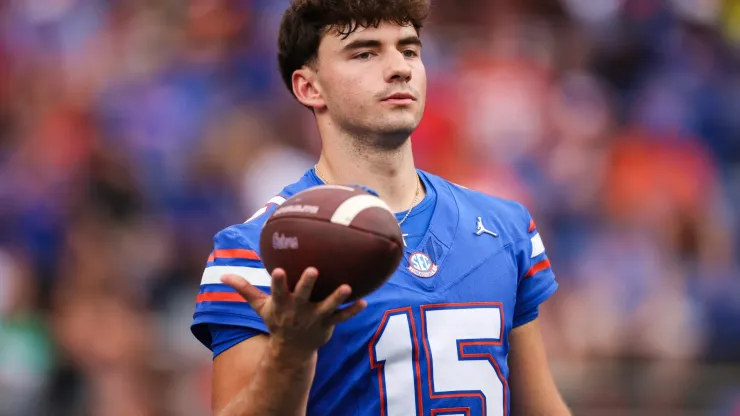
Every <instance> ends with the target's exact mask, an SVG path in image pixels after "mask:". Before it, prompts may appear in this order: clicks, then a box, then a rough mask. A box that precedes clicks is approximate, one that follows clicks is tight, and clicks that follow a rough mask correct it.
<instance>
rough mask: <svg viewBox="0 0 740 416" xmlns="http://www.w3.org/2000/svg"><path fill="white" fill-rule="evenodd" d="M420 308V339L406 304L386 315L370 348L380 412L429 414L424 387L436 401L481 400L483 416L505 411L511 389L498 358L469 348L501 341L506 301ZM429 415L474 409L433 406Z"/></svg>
mask: <svg viewBox="0 0 740 416" xmlns="http://www.w3.org/2000/svg"><path fill="white" fill-rule="evenodd" d="M420 312H421V313H420V315H421V337H420V338H421V341H419V340H418V338H419V337H417V332H416V323H415V322H414V314H413V312H412V310H411V308H410V307H406V308H400V309H393V310H389V311H387V312H386V313H385V315H384V316H383V320H382V321H381V323H380V327H379V328H378V330H377V331H376V333H375V336H374V337H373V339H372V340H371V341H370V344H369V346H368V348H369V352H370V365H371V367H372V368H373V369H374V370H377V372H378V387H379V390H380V405H381V415H383V416H401V415H403V416H408V415H418V416H425V412H424V403H423V400H422V389H423V388H425V387H426V388H427V389H428V392H429V397H430V398H431V399H432V400H434V399H452V400H454V399H463V398H477V399H479V400H480V403H481V408H482V412H481V414H482V415H484V416H499V415H505V414H506V409H507V390H508V389H507V385H506V379H505V378H504V377H503V374H502V373H501V369H500V368H499V366H498V363H497V362H496V359H495V358H494V357H493V355H491V354H490V353H480V352H476V353H474V352H470V351H469V350H470V347H474V346H479V347H481V346H482V347H485V346H498V345H501V343H502V339H503V327H504V319H503V306H502V304H501V303H499V302H473V303H457V304H439V305H423V306H421V307H420ZM419 344H422V346H421V348H424V353H425V354H424V355H425V356H426V366H427V373H426V374H427V375H428V377H427V380H426V383H424V382H422V378H421V363H420V359H419V348H420V346H419ZM466 350H467V351H466ZM478 351H480V349H478ZM430 414H431V416H441V415H445V416H453V415H454V416H462V415H466V416H469V415H470V408H469V407H466V406H457V405H455V406H453V407H444V408H434V409H431V412H430Z"/></svg>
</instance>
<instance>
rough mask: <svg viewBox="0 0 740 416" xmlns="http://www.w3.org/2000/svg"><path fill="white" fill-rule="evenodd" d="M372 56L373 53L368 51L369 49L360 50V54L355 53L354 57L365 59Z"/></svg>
mask: <svg viewBox="0 0 740 416" xmlns="http://www.w3.org/2000/svg"><path fill="white" fill-rule="evenodd" d="M372 56H373V53H372V52H369V51H368V52H362V53H360V54H357V55H355V59H360V60H366V59H370V57H372Z"/></svg>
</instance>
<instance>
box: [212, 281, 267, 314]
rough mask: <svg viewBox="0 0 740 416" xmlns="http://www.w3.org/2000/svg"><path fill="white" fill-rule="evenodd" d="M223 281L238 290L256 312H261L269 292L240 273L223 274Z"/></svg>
mask: <svg viewBox="0 0 740 416" xmlns="http://www.w3.org/2000/svg"><path fill="white" fill-rule="evenodd" d="M221 282H222V283H223V284H225V285H228V286H230V287H232V288H233V289H234V290H236V291H237V292H238V293H239V294H240V295H241V296H242V297H243V298H244V300H246V301H247V302H248V303H249V306H251V307H252V309H254V310H255V311H256V312H259V310H260V309H261V308H262V305H263V304H264V303H265V300H267V298H268V297H269V296H268V295H267V293H265V292H263V291H261V290H260V289H258V288H257V287H255V286H253V285H252V284H251V283H249V282H248V281H247V280H246V279H245V278H243V277H241V276H239V275H235V274H225V275H223V276H221Z"/></svg>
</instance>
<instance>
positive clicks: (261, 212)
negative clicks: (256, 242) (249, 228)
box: [244, 207, 267, 223]
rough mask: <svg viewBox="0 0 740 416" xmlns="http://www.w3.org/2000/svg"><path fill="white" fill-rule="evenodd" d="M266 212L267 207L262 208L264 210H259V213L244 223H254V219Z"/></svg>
mask: <svg viewBox="0 0 740 416" xmlns="http://www.w3.org/2000/svg"><path fill="white" fill-rule="evenodd" d="M265 212H267V207H262V208H260V209H258V210H257V212H255V213H254V214H253V215H252V216H251V217H249V218H248V219H247V220H246V221H244V222H245V223H246V222H249V221H252V220H253V219H255V218H257V217H259V216H260V215H262V214H264V213H265Z"/></svg>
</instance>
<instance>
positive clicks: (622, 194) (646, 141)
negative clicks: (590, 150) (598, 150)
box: [605, 129, 717, 216]
mask: <svg viewBox="0 0 740 416" xmlns="http://www.w3.org/2000/svg"><path fill="white" fill-rule="evenodd" d="M716 181H717V178H716V173H715V171H714V166H713V162H712V159H711V157H710V155H709V154H708V152H707V151H706V149H705V148H704V147H702V146H701V145H700V144H699V143H697V142H696V141H694V140H686V139H678V138H677V139H675V140H674V139H666V138H663V139H660V140H656V138H654V137H651V136H650V135H649V134H648V133H646V132H644V131H641V130H639V129H630V130H628V131H626V132H625V133H624V134H623V135H622V136H621V137H618V138H617V139H616V141H615V144H614V147H613V149H612V155H611V160H610V164H609V167H608V175H607V180H606V184H605V185H606V189H605V191H606V199H607V205H608V208H609V210H610V212H611V213H612V214H616V215H618V216H619V215H620V214H624V213H629V212H632V211H633V210H636V209H637V210H639V209H643V208H645V207H646V204H649V203H650V201H654V200H661V201H664V202H666V203H668V204H670V206H672V207H674V208H677V209H679V210H682V211H683V210H691V211H693V210H695V209H699V208H700V207H701V206H702V205H703V204H704V202H705V201H706V200H707V199H708V198H709V197H710V195H711V193H712V192H713V190H714V189H715V184H716Z"/></svg>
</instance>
